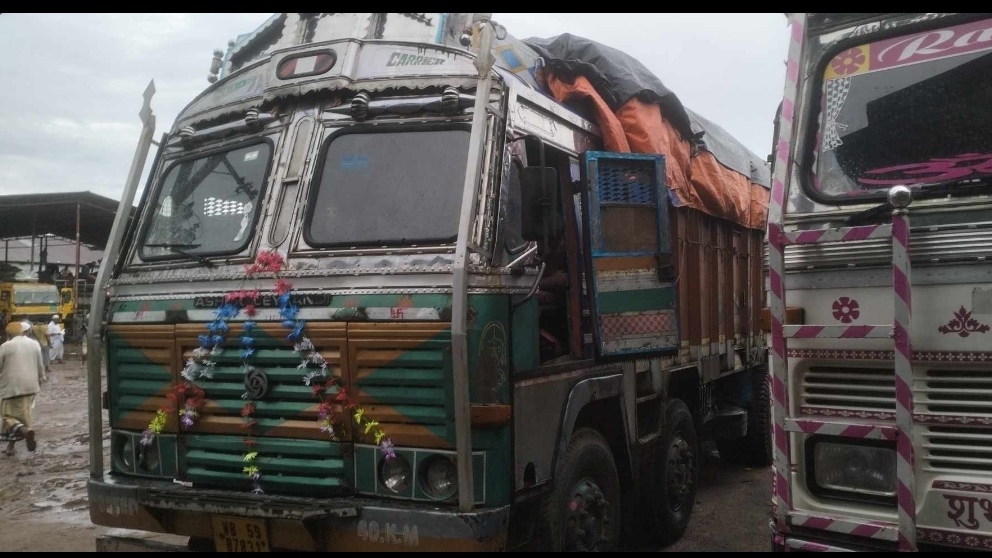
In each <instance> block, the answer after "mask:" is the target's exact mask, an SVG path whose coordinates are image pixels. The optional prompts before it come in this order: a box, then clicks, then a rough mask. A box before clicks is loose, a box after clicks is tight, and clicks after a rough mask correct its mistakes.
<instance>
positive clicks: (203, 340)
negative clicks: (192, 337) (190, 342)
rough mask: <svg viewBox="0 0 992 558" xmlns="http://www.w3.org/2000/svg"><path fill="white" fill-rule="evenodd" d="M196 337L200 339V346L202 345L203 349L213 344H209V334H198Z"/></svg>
mask: <svg viewBox="0 0 992 558" xmlns="http://www.w3.org/2000/svg"><path fill="white" fill-rule="evenodd" d="M197 339H199V340H200V346H201V347H203V348H204V349H209V348H210V347H212V346H213V345H211V344H210V336H209V335H200V336H198V337H197Z"/></svg>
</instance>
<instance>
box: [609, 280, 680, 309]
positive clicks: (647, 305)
mask: <svg viewBox="0 0 992 558" xmlns="http://www.w3.org/2000/svg"><path fill="white" fill-rule="evenodd" d="M596 307H597V309H598V311H599V313H600V314H617V313H620V312H646V311H650V310H668V309H672V308H675V289H674V288H672V287H664V288H660V289H644V290H640V291H613V292H600V293H599V295H598V296H597V298H596Z"/></svg>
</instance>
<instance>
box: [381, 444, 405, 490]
mask: <svg viewBox="0 0 992 558" xmlns="http://www.w3.org/2000/svg"><path fill="white" fill-rule="evenodd" d="M411 476H413V475H412V470H411V467H410V462H409V461H407V460H406V458H405V457H403V456H402V455H398V454H397V455H396V457H394V458H393V459H388V460H387V459H386V458H385V457H383V458H382V461H380V462H379V482H380V483H382V486H384V487H386V489H387V490H389V491H390V492H392V493H393V494H404V493H406V492H407V491H408V490H409V489H410V477H411Z"/></svg>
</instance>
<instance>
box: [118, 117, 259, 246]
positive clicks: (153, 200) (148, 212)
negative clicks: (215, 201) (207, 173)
mask: <svg viewBox="0 0 992 558" xmlns="http://www.w3.org/2000/svg"><path fill="white" fill-rule="evenodd" d="M263 144H264V145H267V146H268V148H269V155H268V157H267V159H266V162H265V171H264V172H263V173H262V180H261V184H260V185H259V191H258V200H257V204H256V207H255V215H254V216H253V217H252V221H251V223H250V224H249V225H248V229H247V231H248V233H247V234H245V239H244V240H243V241H242V242H241V244H239V245H238V246H236V247H235V248H233V249H230V250H224V251H214V252H190V253H191V254H193V255H194V256H199V257H204V258H214V257H222V256H233V255H236V254H240V253H242V252H244V251H245V249H246V248H247V247H248V246H249V245H250V244H251V243H252V242H253V241H254V240H255V238H256V237H258V236H259V233H260V231H258V230H257V228H258V223H259V220H260V219H261V218H262V213H263V207H262V206H263V205H264V201H265V196H266V195H267V194H268V187H269V180H270V179H271V174H272V162H273V159H274V158H275V142H274V141H273V140H272V138H270V137H266V136H260V137H252V138H246V139H245V140H243V141H239V142H235V143H230V144H226V145H221V146H217V147H215V148H212V149H208V150H204V151H199V152H197V153H191V154H189V155H185V156H182V155H181V156H179V157H177V158H174V159H166V160H165V161H163V164H162V170H161V172H160V173H159V178H158V180H157V181H156V186H155V188H154V191H152V192H150V193H149V196H148V198H147V201H148V203H147V207H145V208H144V216H143V218H142V223H141V228H140V230H139V231H138V233H137V234H136V235H134V238H135V242H134V252H135V256H137V258H138V259H139V260H140V261H142V262H146V263H158V262H163V261H176V260H190V258H189V256H186V255H184V254H181V253H179V252H169V253H165V254H162V255H160V256H146V255H145V253H144V248H145V242H146V241H147V236H148V229H149V227H151V225H152V220H153V219H154V216H155V207H157V202H158V200H159V196H160V195H161V194H162V189H163V188H165V181H166V179H168V178H169V173H171V172H172V170H173V169H174V168H175V167H176V166H178V165H181V164H182V163H184V162H187V161H195V160H197V159H205V158H207V157H210V156H212V155H217V154H219V153H228V152H232V151H237V150H239V149H246V148H250V147H252V146H254V145H263ZM176 247H177V248H179V249H180V250H183V251H190V250H195V248H185V247H183V246H182V245H177V246H176Z"/></svg>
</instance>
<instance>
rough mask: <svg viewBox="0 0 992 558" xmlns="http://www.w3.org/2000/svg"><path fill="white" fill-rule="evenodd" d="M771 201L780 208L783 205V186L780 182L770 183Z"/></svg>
mask: <svg viewBox="0 0 992 558" xmlns="http://www.w3.org/2000/svg"><path fill="white" fill-rule="evenodd" d="M772 200H773V201H774V202H775V203H776V204H778V205H780V206H781V205H784V204H785V184H782V181H781V180H778V179H775V180H774V181H772Z"/></svg>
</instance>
